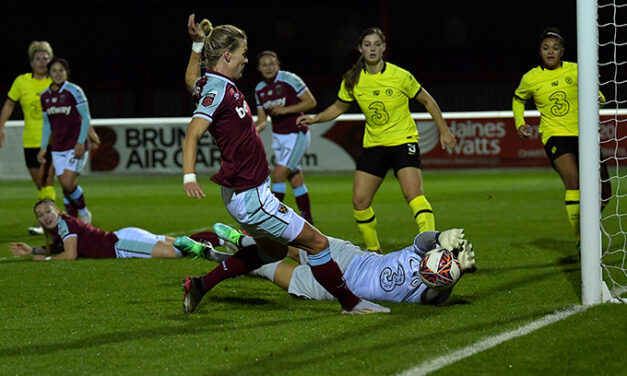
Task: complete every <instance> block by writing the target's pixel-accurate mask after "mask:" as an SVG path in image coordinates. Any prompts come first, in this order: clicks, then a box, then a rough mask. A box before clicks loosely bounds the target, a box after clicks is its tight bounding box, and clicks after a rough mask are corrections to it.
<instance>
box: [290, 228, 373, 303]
mask: <svg viewBox="0 0 627 376" xmlns="http://www.w3.org/2000/svg"><path fill="white" fill-rule="evenodd" d="M328 238H329V247H330V250H331V258H332V259H333V260H335V262H336V263H337V265H338V266H339V267H340V270H341V271H342V273H344V272H345V271H346V269H347V268H348V266H349V265H350V263H351V261H353V259H354V258H355V256H357V255H359V254H362V253H363V254H367V252H364V251H362V250H361V249H359V247H358V246H356V245H354V244H352V243H350V242H347V241H345V240H341V239H335V238H332V237H330V236H329V237H328ZM299 257H300V263H301V265H299V266H297V267H296V269H294V273H293V274H292V279H291V280H290V286H289V288H288V289H287V292H288V293H289V294H290V295H293V296H297V297H300V298H305V299H312V300H335V297H333V295H331V294H330V293H329V292H328V291H327V290H326V289H325V288H324V287H322V285H320V284H319V283H318V281H316V279H315V278H314V276H313V274H312V273H311V268H310V267H309V265H307V263H308V261H309V259H308V256H307V252H305V251H303V250H299ZM348 287H349V288H351V286H348Z"/></svg>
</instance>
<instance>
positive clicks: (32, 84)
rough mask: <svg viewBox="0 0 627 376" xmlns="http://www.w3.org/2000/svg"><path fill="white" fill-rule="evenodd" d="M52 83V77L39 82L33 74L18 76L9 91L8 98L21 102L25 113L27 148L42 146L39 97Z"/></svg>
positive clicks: (25, 144)
mask: <svg viewBox="0 0 627 376" xmlns="http://www.w3.org/2000/svg"><path fill="white" fill-rule="evenodd" d="M51 83H52V80H51V79H50V77H46V78H44V79H41V80H37V79H35V78H34V77H33V74H32V73H25V74H22V75H19V76H17V78H16V79H15V81H13V85H11V88H10V89H9V92H8V94H7V97H8V98H9V99H10V100H12V101H13V102H16V103H17V102H19V103H20V106H21V107H22V112H23V113H24V133H23V145H24V147H25V148H39V147H40V146H41V126H42V124H43V115H42V114H41V101H40V100H39V96H40V95H41V93H43V92H44V90H46V89H47V88H48V86H50V84H51Z"/></svg>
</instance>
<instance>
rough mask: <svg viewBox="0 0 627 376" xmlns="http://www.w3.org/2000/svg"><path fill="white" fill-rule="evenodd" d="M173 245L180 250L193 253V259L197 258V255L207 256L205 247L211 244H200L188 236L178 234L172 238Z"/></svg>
mask: <svg viewBox="0 0 627 376" xmlns="http://www.w3.org/2000/svg"><path fill="white" fill-rule="evenodd" d="M174 247H175V248H176V249H178V250H179V251H181V252H184V253H188V254H192V255H194V259H197V258H199V257H203V258H208V257H207V254H208V253H209V252H207V248H209V247H211V244H202V243H199V242H197V241H195V240H193V239H192V238H190V237H188V236H179V237H178V238H176V239H175V240H174ZM211 248H213V247H211Z"/></svg>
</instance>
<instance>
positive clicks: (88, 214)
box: [78, 209, 91, 224]
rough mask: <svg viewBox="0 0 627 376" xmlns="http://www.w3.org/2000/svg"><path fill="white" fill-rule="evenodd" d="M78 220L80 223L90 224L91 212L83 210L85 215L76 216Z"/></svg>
mask: <svg viewBox="0 0 627 376" xmlns="http://www.w3.org/2000/svg"><path fill="white" fill-rule="evenodd" d="M78 219H80V220H81V221H83V222H85V223H87V224H91V212H90V211H89V210H87V209H85V214H80V213H79V214H78Z"/></svg>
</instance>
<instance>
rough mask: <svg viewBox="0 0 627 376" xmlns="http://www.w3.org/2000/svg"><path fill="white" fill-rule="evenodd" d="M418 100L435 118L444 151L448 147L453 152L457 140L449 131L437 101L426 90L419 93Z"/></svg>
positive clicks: (423, 89)
mask: <svg viewBox="0 0 627 376" xmlns="http://www.w3.org/2000/svg"><path fill="white" fill-rule="evenodd" d="M416 100H417V101H418V102H420V104H422V105H423V106H425V108H426V109H427V111H428V112H429V114H430V115H431V117H432V118H433V121H434V122H435V124H436V125H437V126H438V131H440V145H441V146H442V149H444V148H445V147H446V146H448V147H449V148H450V149H451V150H452V149H453V148H454V147H455V145H457V139H456V138H455V136H454V135H453V133H452V132H451V131H450V129H448V126H447V125H446V122H445V121H444V117H443V116H442V111H441V110H440V106H438V103H437V102H436V101H435V99H433V97H432V96H431V94H429V92H428V91H427V90H426V89H425V88H422V90H420V93H418V95H417V96H416Z"/></svg>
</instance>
